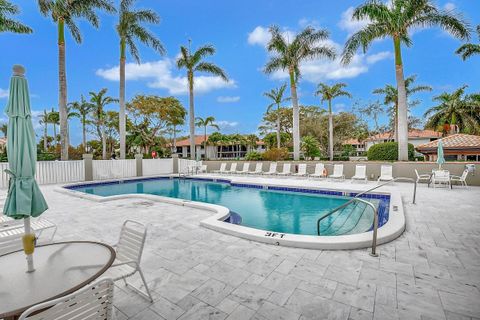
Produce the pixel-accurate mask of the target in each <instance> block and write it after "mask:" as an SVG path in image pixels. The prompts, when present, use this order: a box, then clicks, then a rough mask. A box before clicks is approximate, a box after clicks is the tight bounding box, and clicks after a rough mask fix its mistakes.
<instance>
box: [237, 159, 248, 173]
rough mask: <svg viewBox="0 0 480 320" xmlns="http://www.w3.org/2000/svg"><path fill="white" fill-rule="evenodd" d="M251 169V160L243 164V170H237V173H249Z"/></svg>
mask: <svg viewBox="0 0 480 320" xmlns="http://www.w3.org/2000/svg"><path fill="white" fill-rule="evenodd" d="M249 169H250V163H249V162H246V163H244V164H243V168H242V170H238V171H236V172H235V173H238V174H247V173H248V170H249Z"/></svg>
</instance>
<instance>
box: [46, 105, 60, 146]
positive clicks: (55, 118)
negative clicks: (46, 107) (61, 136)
mask: <svg viewBox="0 0 480 320" xmlns="http://www.w3.org/2000/svg"><path fill="white" fill-rule="evenodd" d="M48 121H49V123H51V124H52V125H53V141H54V142H55V145H57V144H58V140H57V125H59V124H60V114H59V113H58V111H55V110H54V109H53V108H52V111H50V112H49V113H48Z"/></svg>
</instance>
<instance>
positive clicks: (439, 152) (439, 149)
mask: <svg viewBox="0 0 480 320" xmlns="http://www.w3.org/2000/svg"><path fill="white" fill-rule="evenodd" d="M437 163H438V167H439V168H440V169H442V164H444V163H445V158H444V156H443V143H442V139H439V140H438V145H437Z"/></svg>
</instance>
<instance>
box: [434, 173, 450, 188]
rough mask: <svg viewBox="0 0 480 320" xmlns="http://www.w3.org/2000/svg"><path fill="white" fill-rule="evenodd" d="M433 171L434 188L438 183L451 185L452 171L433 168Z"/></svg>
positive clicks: (446, 185)
mask: <svg viewBox="0 0 480 320" xmlns="http://www.w3.org/2000/svg"><path fill="white" fill-rule="evenodd" d="M432 173H433V174H432V181H431V183H432V184H433V188H435V187H436V185H437V184H439V185H445V187H451V183H450V172H449V171H448V170H433V172H432Z"/></svg>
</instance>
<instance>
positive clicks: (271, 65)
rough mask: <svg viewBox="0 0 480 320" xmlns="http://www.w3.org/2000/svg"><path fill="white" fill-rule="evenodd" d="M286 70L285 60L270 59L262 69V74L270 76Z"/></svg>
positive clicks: (278, 58)
mask: <svg viewBox="0 0 480 320" xmlns="http://www.w3.org/2000/svg"><path fill="white" fill-rule="evenodd" d="M287 68H288V64H287V63H286V61H285V59H283V58H281V57H272V58H271V59H270V61H268V62H267V64H266V65H265V67H264V68H263V72H265V73H266V74H271V73H274V72H275V71H279V70H283V71H284V70H285V69H287Z"/></svg>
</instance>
